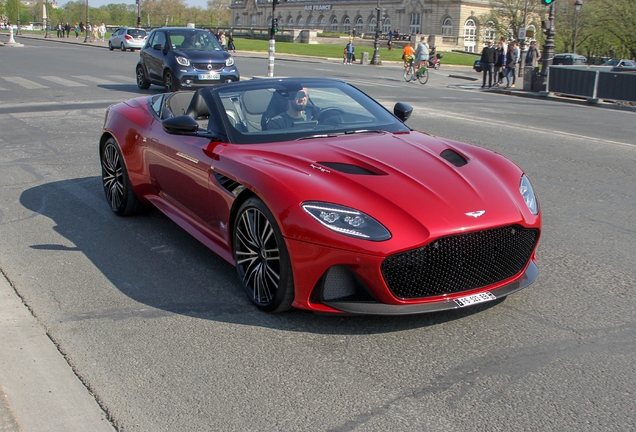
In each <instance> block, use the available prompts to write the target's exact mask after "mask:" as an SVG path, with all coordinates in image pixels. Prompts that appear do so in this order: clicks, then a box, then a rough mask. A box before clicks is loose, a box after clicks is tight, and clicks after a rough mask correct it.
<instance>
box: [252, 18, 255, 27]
mask: <svg viewBox="0 0 636 432" xmlns="http://www.w3.org/2000/svg"><path fill="white" fill-rule="evenodd" d="M252 27H256V15H252Z"/></svg>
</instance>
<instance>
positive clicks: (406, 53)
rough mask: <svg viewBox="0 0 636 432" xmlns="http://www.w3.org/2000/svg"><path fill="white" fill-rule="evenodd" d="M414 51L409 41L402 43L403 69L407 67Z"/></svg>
mask: <svg viewBox="0 0 636 432" xmlns="http://www.w3.org/2000/svg"><path fill="white" fill-rule="evenodd" d="M414 53H415V51H413V47H412V46H411V44H410V43H407V44H406V45H404V52H403V53H402V60H404V69H406V68H407V67H409V63H410V62H411V61H412V60H413V54H414Z"/></svg>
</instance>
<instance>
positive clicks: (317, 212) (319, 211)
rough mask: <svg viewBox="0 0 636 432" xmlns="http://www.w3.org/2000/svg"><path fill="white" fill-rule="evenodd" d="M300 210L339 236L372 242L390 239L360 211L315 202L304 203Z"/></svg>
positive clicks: (382, 229)
mask: <svg viewBox="0 0 636 432" xmlns="http://www.w3.org/2000/svg"><path fill="white" fill-rule="evenodd" d="M302 208H303V210H305V211H306V212H307V213H309V215H310V216H312V217H313V218H314V219H316V220H317V221H318V222H320V223H321V224H322V225H324V226H325V227H327V228H329V229H330V230H332V231H335V232H337V233H339V234H343V235H346V236H350V237H355V238H360V239H364V240H373V241H382V240H388V239H390V238H391V233H390V232H389V230H387V229H386V228H385V227H384V226H383V225H382V224H381V223H380V222H378V221H376V220H375V219H373V218H372V217H371V216H369V215H367V214H364V213H362V212H361V211H358V210H355V209H352V208H349V207H344V206H341V205H337V204H331V203H324V202H316V201H311V202H305V203H303V204H302Z"/></svg>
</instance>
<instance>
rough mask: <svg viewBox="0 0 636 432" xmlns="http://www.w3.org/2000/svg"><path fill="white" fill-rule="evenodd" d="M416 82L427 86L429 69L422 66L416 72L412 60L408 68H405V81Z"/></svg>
mask: <svg viewBox="0 0 636 432" xmlns="http://www.w3.org/2000/svg"><path fill="white" fill-rule="evenodd" d="M415 80H418V81H419V82H420V84H426V83H427V82H428V68H427V67H426V66H424V65H422V66H421V67H420V68H419V69H418V70H417V72H416V71H415V70H414V68H413V60H410V61H409V62H408V66H407V67H405V68H404V81H406V82H410V81H415Z"/></svg>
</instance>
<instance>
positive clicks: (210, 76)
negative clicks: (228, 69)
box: [199, 73, 221, 80]
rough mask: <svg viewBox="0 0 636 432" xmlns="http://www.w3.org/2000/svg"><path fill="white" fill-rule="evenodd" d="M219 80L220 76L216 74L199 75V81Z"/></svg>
mask: <svg viewBox="0 0 636 432" xmlns="http://www.w3.org/2000/svg"><path fill="white" fill-rule="evenodd" d="M220 78H221V75H219V74H218V73H211V74H199V79H200V80H218V79H220Z"/></svg>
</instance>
